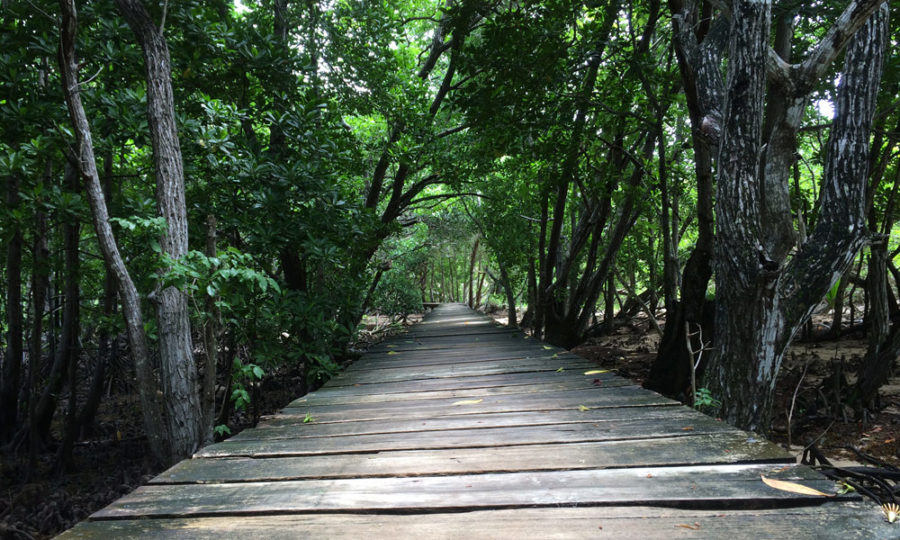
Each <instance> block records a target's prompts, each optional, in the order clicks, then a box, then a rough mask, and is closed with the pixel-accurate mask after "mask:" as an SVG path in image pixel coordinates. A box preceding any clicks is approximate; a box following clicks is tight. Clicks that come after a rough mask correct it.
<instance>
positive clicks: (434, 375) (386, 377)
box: [324, 358, 596, 388]
mask: <svg viewBox="0 0 900 540" xmlns="http://www.w3.org/2000/svg"><path fill="white" fill-rule="evenodd" d="M594 367H596V364H594V363H593V362H590V361H588V360H577V359H574V358H573V359H570V358H566V359H562V358H554V359H543V358H527V359H521V360H520V359H516V360H500V361H497V362H494V363H490V364H475V365H468V364H462V365H458V366H456V365H451V366H441V367H435V368H427V367H426V368H418V369H415V368H412V367H403V368H392V369H379V370H372V371H370V372H364V373H360V372H344V373H340V374H338V375H337V376H335V377H332V378H331V379H330V380H329V381H328V382H327V383H326V384H325V386H324V387H325V388H334V387H335V386H349V385H353V384H360V383H363V382H365V383H368V384H378V383H382V382H397V381H413V380H417V379H442V378H446V377H466V376H469V377H477V376H482V375H500V374H503V373H540V372H548V371H557V370H559V369H564V370H587V369H591V368H594Z"/></svg>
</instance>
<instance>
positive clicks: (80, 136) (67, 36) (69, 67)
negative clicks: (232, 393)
mask: <svg viewBox="0 0 900 540" xmlns="http://www.w3.org/2000/svg"><path fill="white" fill-rule="evenodd" d="M60 6H61V8H62V13H63V19H62V24H61V28H60V59H59V64H60V73H61V76H62V84H63V91H64V93H65V97H66V105H67V106H68V109H69V117H70V118H71V120H72V127H73V130H74V132H75V152H76V158H77V161H78V166H79V169H80V172H81V175H82V176H83V177H84V180H85V191H86V193H87V198H88V202H89V203H90V206H91V215H92V219H93V225H94V231H95V232H96V233H97V240H98V242H99V244H100V251H101V252H102V254H103V259H104V261H105V262H106V265H107V267H108V268H109V269H110V270H111V271H112V272H113V274H114V275H115V278H116V282H117V284H118V287H119V293H120V294H121V297H122V313H123V315H124V318H125V323H126V328H127V331H128V342H129V344H130V346H131V354H132V357H133V358H134V363H135V372H136V375H137V385H138V391H139V394H140V397H141V412H142V413H143V418H144V427H145V429H146V431H147V437H148V439H149V441H150V448H151V451H152V453H153V455H154V457H155V458H156V459H157V460H158V461H160V462H161V463H166V462H168V461H169V455H170V453H169V450H168V447H167V441H166V439H165V438H164V437H163V427H162V426H163V425H164V424H163V419H162V417H161V413H162V410H161V407H160V404H159V402H158V401H157V389H158V384H157V382H156V379H155V376H154V374H153V370H152V368H151V365H150V351H149V350H148V348H147V338H146V335H145V334H144V321H143V315H142V314H141V305H140V297H139V296H138V292H137V289H136V288H135V286H134V282H133V281H132V280H131V276H130V275H129V273H128V269H127V268H126V267H125V262H124V261H123V259H122V255H121V254H120V253H119V248H118V246H116V241H115V237H114V236H113V232H112V227H111V226H110V224H109V213H108V211H107V208H106V200H105V199H104V197H103V188H102V187H101V185H100V178H99V175H98V173H97V163H96V160H95V158H94V147H93V142H92V137H91V129H90V125H89V124H88V120H87V115H86V114H85V112H84V107H83V105H82V103H81V94H80V91H79V87H78V62H77V60H76V57H75V36H76V29H77V15H76V10H75V2H74V0H60Z"/></svg>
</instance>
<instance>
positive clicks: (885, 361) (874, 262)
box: [849, 237, 900, 411]
mask: <svg viewBox="0 0 900 540" xmlns="http://www.w3.org/2000/svg"><path fill="white" fill-rule="evenodd" d="M887 242H888V238H887V237H882V238H879V239H878V240H877V241H875V242H873V243H872V245H871V257H870V258H869V274H868V278H867V284H866V285H867V289H868V291H869V292H868V294H869V299H870V304H869V305H870V307H871V309H870V312H869V336H868V337H869V347H868V350H867V351H866V356H865V358H863V364H862V366H861V367H860V370H859V376H858V377H857V382H856V388H855V389H854V392H853V393H852V395H851V397H850V400H849V402H850V404H851V405H853V406H854V407H855V408H857V409H859V410H863V409H868V410H870V411H871V410H875V398H876V397H877V396H878V389H879V388H881V386H882V385H883V384H884V383H886V382H887V380H888V378H890V376H891V375H892V373H893V370H894V362H895V361H896V360H897V353H898V352H900V338H898V336H896V335H895V336H893V338H892V337H891V328H890V322H891V321H890V306H889V304H888V287H889V285H888V279H887V258H888V252H887V248H888V246H887ZM893 333H894V334H898V333H900V332H898V330H897V328H896V327H895V328H894V332H893Z"/></svg>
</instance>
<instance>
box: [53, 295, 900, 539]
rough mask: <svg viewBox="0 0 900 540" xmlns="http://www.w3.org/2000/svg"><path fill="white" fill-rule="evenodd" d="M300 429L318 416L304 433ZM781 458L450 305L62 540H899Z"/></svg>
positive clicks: (774, 450) (857, 504)
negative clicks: (797, 487) (800, 490)
mask: <svg viewBox="0 0 900 540" xmlns="http://www.w3.org/2000/svg"><path fill="white" fill-rule="evenodd" d="M310 419H311V420H310ZM760 475H765V476H767V477H772V478H778V479H783V480H793V481H797V482H802V483H803V484H805V485H808V486H810V487H814V488H817V489H819V490H821V491H824V492H827V493H832V492H834V486H833V485H832V483H831V482H829V481H827V480H825V479H824V478H823V477H821V476H820V475H818V474H817V473H815V472H814V471H812V470H810V469H808V468H806V467H803V466H797V465H795V464H794V463H793V459H792V458H791V457H790V456H789V455H787V454H785V453H783V452H782V451H781V450H780V449H779V448H778V447H776V446H775V445H773V444H771V443H769V442H767V441H763V440H759V439H758V438H756V437H754V436H753V435H751V434H748V433H746V432H743V431H739V430H736V429H734V428H732V427H730V426H728V425H726V424H724V423H722V422H718V421H716V420H714V419H712V418H709V417H707V416H705V415H702V414H700V413H697V412H695V411H692V410H690V409H688V408H686V407H683V406H681V405H680V404H678V403H677V402H674V401H672V400H669V399H666V398H664V397H661V396H660V395H658V394H655V393H653V392H650V391H647V390H644V389H642V388H640V387H638V386H636V385H634V384H633V383H632V382H631V381H628V380H626V379H623V378H621V377H618V376H616V375H615V374H613V373H609V372H597V370H596V366H594V365H592V364H591V363H589V362H587V361H586V360H584V359H582V358H580V357H578V356H576V355H573V354H570V353H568V352H566V351H565V350H563V349H558V348H556V347H551V346H549V345H546V344H543V343H541V342H538V341H536V340H534V339H529V338H527V337H525V336H523V335H522V334H521V333H519V332H516V331H513V330H510V329H508V328H506V327H502V326H497V325H496V324H495V323H493V322H492V321H491V320H490V319H488V318H486V317H483V316H480V315H478V314H476V313H475V312H473V311H471V310H469V309H468V308H466V307H464V306H461V305H442V306H439V307H438V308H437V309H435V310H434V312H433V313H431V314H430V316H428V317H427V318H426V320H425V321H424V322H423V323H421V324H419V325H417V326H416V327H414V328H413V329H411V330H410V332H409V333H407V334H405V335H402V336H399V337H396V338H394V339H392V340H390V341H388V342H385V343H383V344H381V345H379V346H378V347H376V348H375V349H373V350H372V351H371V352H370V353H369V354H367V355H366V356H365V357H364V358H363V359H362V360H360V361H359V362H357V363H355V364H354V365H353V366H351V367H350V368H349V369H348V370H347V371H345V372H344V373H342V374H341V375H339V376H338V377H336V378H335V379H333V380H331V381H330V382H329V383H328V384H326V385H325V386H324V387H323V388H322V389H320V390H319V391H317V392H314V393H311V394H309V395H307V396H305V397H303V398H300V399H298V400H296V401H294V402H293V403H291V404H290V405H289V406H288V407H287V408H286V409H284V410H283V411H282V412H281V413H279V414H278V415H275V416H273V417H270V418H268V419H267V420H266V421H264V422H263V423H261V424H260V426H259V427H257V428H256V429H252V430H246V431H244V432H242V433H240V434H239V435H238V436H236V437H234V438H232V439H229V440H228V441H225V442H222V443H219V444H215V445H212V446H209V447H207V448H204V449H203V450H201V451H200V452H198V453H197V455H196V456H194V458H193V459H190V460H185V461H183V462H181V463H179V464H177V465H175V466H174V467H172V468H171V469H169V470H168V471H166V472H164V473H163V474H161V475H160V476H158V477H157V478H155V479H154V480H153V481H152V482H151V483H150V484H149V485H147V486H144V487H141V488H139V489H137V490H136V491H134V492H133V493H131V494H130V495H128V496H126V497H123V498H122V499H119V500H118V501H116V502H115V503H113V504H111V505H110V506H108V507H107V508H105V509H103V510H101V511H99V512H97V513H95V514H94V515H93V516H91V518H90V519H89V520H88V521H85V522H83V523H81V524H79V525H78V526H76V527H75V528H74V529H71V530H69V531H67V533H65V534H64V535H63V537H64V538H123V537H129V536H140V537H159V538H217V539H221V538H231V537H238V536H242V537H245V536H250V537H254V538H263V537H265V538H301V537H311V536H312V537H324V538H335V537H350V538H362V537H366V538H383V537H392V538H396V537H401V538H429V539H433V538H466V539H469V538H597V537H609V538H634V537H641V538H682V537H686V538H726V537H729V538H754V539H755V538H791V539H799V538H810V539H812V538H816V539H818V538H835V539H838V538H839V539H842V540H844V539H848V538H867V539H868V538H897V537H898V536H900V528H894V526H892V525H889V524H887V523H885V522H884V521H883V520H882V518H881V514H880V511H879V509H878V508H877V507H876V506H875V505H873V504H868V503H864V502H862V501H859V500H858V499H855V498H852V497H847V496H841V497H833V498H828V499H824V498H822V497H813V496H804V495H796V494H792V493H787V492H783V491H778V490H774V489H772V488H770V487H768V486H766V485H764V484H763V483H762V481H761V480H760Z"/></svg>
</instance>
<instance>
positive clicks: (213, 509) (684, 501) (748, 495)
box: [92, 465, 834, 519]
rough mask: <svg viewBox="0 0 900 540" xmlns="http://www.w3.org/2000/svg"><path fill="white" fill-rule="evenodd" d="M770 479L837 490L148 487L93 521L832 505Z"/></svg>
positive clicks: (431, 481) (689, 477)
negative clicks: (650, 506) (609, 507)
mask: <svg viewBox="0 0 900 540" xmlns="http://www.w3.org/2000/svg"><path fill="white" fill-rule="evenodd" d="M760 474H765V475H767V476H771V477H775V478H780V479H788V480H792V481H802V482H803V483H804V484H805V485H808V486H810V487H813V488H816V489H819V490H822V491H825V492H829V491H830V492H833V487H834V484H833V483H832V482H830V481H828V480H826V479H824V478H823V477H822V476H821V475H819V474H817V473H814V472H813V471H811V470H810V469H808V468H806V467H796V466H774V467H773V466H772V465H713V466H709V465H702V466H691V467H648V468H635V469H605V470H593V469H589V470H580V471H544V472H541V471H532V472H524V473H503V474H476V475H460V476H425V477H414V478H359V479H357V478H354V479H330V480H304V481H285V482H246V483H234V484H174V485H165V486H162V485H149V486H143V487H140V488H138V489H136V490H135V491H134V492H132V493H131V494H129V495H126V496H125V497H122V498H121V499H119V500H118V501H116V502H114V503H113V504H111V505H109V506H108V507H106V508H104V509H103V510H100V511H99V512H97V513H95V514H94V515H93V516H92V519H121V518H135V517H141V516H146V517H184V516H190V515H200V516H209V515H252V514H258V513H272V514H278V513H288V512H294V513H296V512H328V511H346V510H352V511H354V512H357V513H362V512H373V511H391V512H404V511H416V512H429V511H430V512H434V511H439V510H478V509H488V508H498V509H499V508H510V507H539V506H583V505H613V504H616V505H625V504H654V505H665V506H675V507H679V506H681V507H684V506H686V505H688V506H690V505H696V504H698V503H702V504H704V506H705V507H706V508H707V509H714V508H721V509H727V508H747V507H757V508H766V507H773V506H776V505H781V506H783V505H785V504H787V505H790V504H817V503H821V502H822V497H816V496H810V495H798V494H794V493H788V492H785V491H779V490H775V489H772V488H770V487H768V486H766V485H765V484H763V483H762V481H761V480H760Z"/></svg>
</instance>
